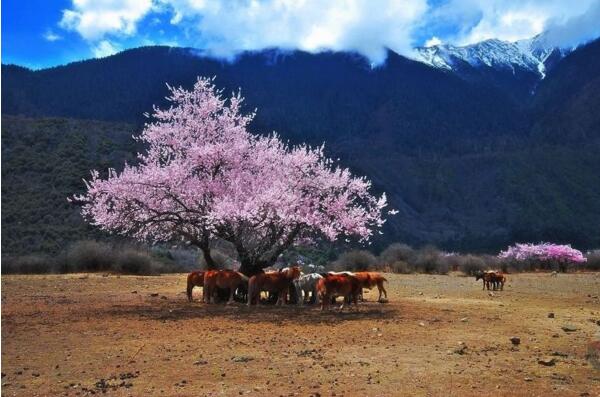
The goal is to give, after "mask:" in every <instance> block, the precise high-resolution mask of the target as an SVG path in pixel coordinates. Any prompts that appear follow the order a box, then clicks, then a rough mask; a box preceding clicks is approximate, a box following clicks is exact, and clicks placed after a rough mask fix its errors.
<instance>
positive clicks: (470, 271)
mask: <svg viewBox="0 0 600 397" xmlns="http://www.w3.org/2000/svg"><path fill="white" fill-rule="evenodd" d="M486 268H487V266H486V264H485V261H484V260H483V259H482V258H480V257H478V256H475V255H464V256H461V257H460V271H461V272H463V273H464V274H466V275H469V276H474V275H475V274H476V273H478V272H481V271H483V270H486Z"/></svg>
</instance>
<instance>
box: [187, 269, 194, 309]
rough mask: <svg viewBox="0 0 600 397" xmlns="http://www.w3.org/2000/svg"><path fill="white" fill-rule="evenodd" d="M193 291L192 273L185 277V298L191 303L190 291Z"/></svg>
mask: <svg viewBox="0 0 600 397" xmlns="http://www.w3.org/2000/svg"><path fill="white" fill-rule="evenodd" d="M193 289H194V273H190V274H189V275H188V277H187V291H186V292H187V297H188V301H190V302H191V301H192V290H193Z"/></svg>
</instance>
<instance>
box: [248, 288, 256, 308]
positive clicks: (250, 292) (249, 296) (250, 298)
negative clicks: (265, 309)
mask: <svg viewBox="0 0 600 397" xmlns="http://www.w3.org/2000/svg"><path fill="white" fill-rule="evenodd" d="M253 299H254V285H253V284H252V283H248V303H247V305H248V307H250V306H251V305H252V300H253Z"/></svg>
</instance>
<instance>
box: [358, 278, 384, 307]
mask: <svg viewBox="0 0 600 397" xmlns="http://www.w3.org/2000/svg"><path fill="white" fill-rule="evenodd" d="M354 277H356V278H357V279H358V281H360V286H361V291H360V298H361V300H363V299H362V289H363V288H366V289H369V290H370V289H372V288H373V287H375V286H377V290H378V291H379V298H377V301H379V302H381V298H382V296H385V299H387V291H386V290H385V287H384V286H383V283H384V281H385V282H387V279H386V278H385V277H383V276H382V275H381V274H380V273H377V272H356V273H354Z"/></svg>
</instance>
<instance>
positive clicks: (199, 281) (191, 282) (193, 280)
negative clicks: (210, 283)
mask: <svg viewBox="0 0 600 397" xmlns="http://www.w3.org/2000/svg"><path fill="white" fill-rule="evenodd" d="M194 287H204V271H202V270H194V271H193V272H191V273H190V274H188V277H187V297H188V300H189V301H190V302H191V301H192V291H193V289H194Z"/></svg>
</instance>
